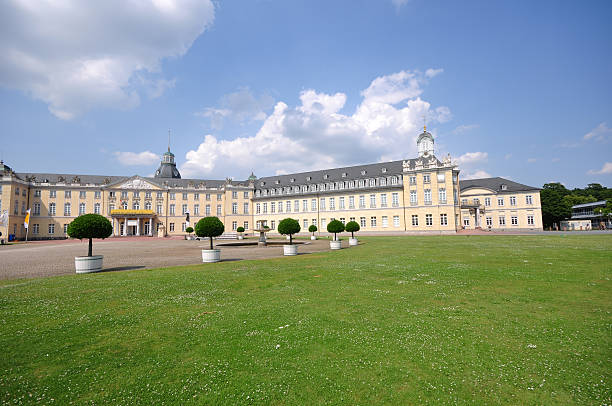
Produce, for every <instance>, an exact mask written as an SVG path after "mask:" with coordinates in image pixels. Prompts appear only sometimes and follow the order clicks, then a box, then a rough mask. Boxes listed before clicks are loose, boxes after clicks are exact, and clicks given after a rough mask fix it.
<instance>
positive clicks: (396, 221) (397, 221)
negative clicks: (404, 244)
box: [393, 216, 400, 227]
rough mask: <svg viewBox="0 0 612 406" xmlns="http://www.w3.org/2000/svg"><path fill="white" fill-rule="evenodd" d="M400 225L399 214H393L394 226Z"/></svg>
mask: <svg viewBox="0 0 612 406" xmlns="http://www.w3.org/2000/svg"><path fill="white" fill-rule="evenodd" d="M399 226H400V219H399V216H393V227H399Z"/></svg>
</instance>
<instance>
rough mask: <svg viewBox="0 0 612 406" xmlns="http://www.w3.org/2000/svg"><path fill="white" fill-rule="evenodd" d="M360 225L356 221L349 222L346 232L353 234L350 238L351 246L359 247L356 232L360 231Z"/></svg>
mask: <svg viewBox="0 0 612 406" xmlns="http://www.w3.org/2000/svg"><path fill="white" fill-rule="evenodd" d="M359 229H360V227H359V223H357V222H356V221H349V222H348V223H346V227H345V230H346V231H348V232H349V233H351V238H349V245H357V238H355V234H354V233H355V232H357V231H359Z"/></svg>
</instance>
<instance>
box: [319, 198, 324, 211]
mask: <svg viewBox="0 0 612 406" xmlns="http://www.w3.org/2000/svg"><path fill="white" fill-rule="evenodd" d="M319 210H325V198H324V197H322V198H321V199H319Z"/></svg>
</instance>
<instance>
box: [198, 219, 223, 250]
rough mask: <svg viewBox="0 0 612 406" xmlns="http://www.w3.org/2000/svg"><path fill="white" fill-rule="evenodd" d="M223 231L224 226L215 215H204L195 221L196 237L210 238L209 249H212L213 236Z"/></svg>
mask: <svg viewBox="0 0 612 406" xmlns="http://www.w3.org/2000/svg"><path fill="white" fill-rule="evenodd" d="M224 231H225V226H224V225H223V223H222V222H221V220H219V219H218V218H217V217H204V218H203V219H200V221H198V222H197V224H196V226H195V233H196V235H197V236H198V237H208V238H209V239H210V249H211V250H212V249H213V242H212V239H213V237H218V236H220V235H221V234H223V232H224Z"/></svg>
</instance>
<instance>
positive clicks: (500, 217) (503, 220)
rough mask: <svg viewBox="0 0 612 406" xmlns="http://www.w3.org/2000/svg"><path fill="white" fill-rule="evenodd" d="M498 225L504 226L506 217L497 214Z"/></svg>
mask: <svg viewBox="0 0 612 406" xmlns="http://www.w3.org/2000/svg"><path fill="white" fill-rule="evenodd" d="M499 225H500V226H505V225H506V217H504V216H499Z"/></svg>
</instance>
